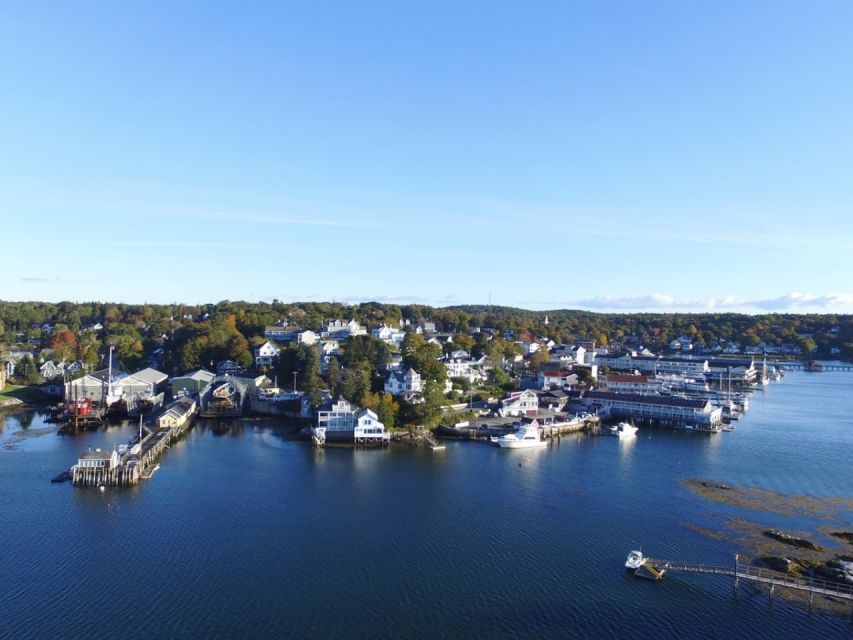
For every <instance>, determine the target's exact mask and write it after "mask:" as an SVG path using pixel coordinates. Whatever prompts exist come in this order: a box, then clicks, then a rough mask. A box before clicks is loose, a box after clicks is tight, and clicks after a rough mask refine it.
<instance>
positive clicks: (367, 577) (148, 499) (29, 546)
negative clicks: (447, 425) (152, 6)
mask: <svg viewBox="0 0 853 640" xmlns="http://www.w3.org/2000/svg"><path fill="white" fill-rule="evenodd" d="M851 391H853V375H851V374H843V373H819V374H806V373H799V374H798V373H792V374H789V376H788V377H787V378H785V379H784V380H783V382H782V383H781V384H778V385H773V386H771V387H770V389H769V390H768V392H767V393H766V394H765V395H762V394H760V393H757V394H755V395H754V396H753V401H752V406H751V407H750V411H749V413H748V414H747V415H746V417H745V418H744V419H742V420H741V421H740V423H739V424H737V427H736V431H735V432H734V433H724V434H719V435H716V436H709V435H707V434H691V433H670V432H665V431H656V430H643V431H641V432H640V434H639V437H638V438H637V440H636V441H635V442H633V443H632V442H620V441H618V440H617V439H616V438H608V437H585V436H584V437H580V438H571V439H564V440H563V441H562V442H561V443H560V444H559V445H554V446H552V447H550V448H548V449H546V450H537V451H504V450H500V449H494V448H491V447H488V446H484V445H481V444H474V443H448V446H447V450H446V451H444V452H436V453H432V452H430V451H428V450H421V449H411V448H406V447H394V448H392V449H391V450H386V451H354V450H350V449H328V450H325V451H315V450H313V449H311V448H310V447H308V446H306V445H304V444H302V443H300V442H297V441H295V440H293V439H292V431H291V430H289V429H288V428H287V427H286V426H285V425H277V424H276V423H271V422H261V421H258V422H255V421H244V422H241V423H239V425H238V426H236V427H235V428H234V429H232V430H230V431H228V432H227V433H225V434H222V433H216V432H214V431H213V430H211V429H210V428H208V427H207V426H206V425H205V424H204V423H201V424H200V425H199V426H198V427H197V428H196V429H194V430H193V431H192V432H191V433H190V434H189V436H188V437H187V438H186V439H185V440H184V441H182V442H181V443H179V444H177V445H176V446H175V447H173V449H172V450H171V451H170V452H169V454H168V455H167V456H166V457H165V458H164V459H163V460H162V461H161V468H160V470H159V471H158V472H157V473H156V474H155V475H154V478H153V479H152V480H150V481H148V482H144V483H143V484H141V485H140V486H139V487H137V488H135V489H132V490H122V491H118V490H108V491H106V492H105V493H98V492H93V491H91V490H84V489H76V488H73V487H71V486H70V485H69V484H62V485H52V484H51V483H50V482H49V479H50V478H51V477H52V476H53V475H55V474H56V473H57V472H58V471H60V470H61V469H62V468H63V467H67V466H68V464H69V463H71V462H72V461H73V460H75V459H76V457H77V455H78V454H79V452H80V451H81V450H82V449H84V448H85V447H87V446H90V445H103V446H112V444H113V443H121V442H124V441H125V440H126V439H127V438H128V437H129V434H130V432H131V430H132V427H115V428H111V429H109V430H107V431H103V432H99V433H94V434H86V435H83V436H79V437H77V438H67V437H66V438H63V437H59V436H57V435H55V433H54V429H52V428H50V425H45V424H44V423H43V422H42V420H41V418H40V417H39V416H37V415H34V414H32V413H30V414H22V415H14V416H9V415H7V416H5V417H3V418H2V431H0V509H2V511H0V577H2V580H0V586H2V589H0V611H2V622H0V638H30V637H31V638H58V637H62V638H108V637H109V638H112V637H116V636H119V635H121V636H122V637H125V638H146V639H152V638H176V637H206V638H220V637H222V638H257V637H275V636H294V637H324V638H326V637H330V638H334V637H346V638H353V637H371V638H385V637H387V638H398V637H422V638H436V637H448V638H456V637H469V638H479V637H483V638H516V637H544V638H547V637H552V638H566V637H579V638H599V637H600V638H606V637H628V636H631V637H652V636H654V637H658V638H674V637H689V638H731V637H738V636H740V637H750V638H803V637H813V638H817V637H820V638H834V637H839V638H842V637H843V638H850V637H851V635H853V626H851V625H850V624H849V622H848V621H847V620H846V619H844V618H836V617H830V616H822V615H816V614H809V613H808V612H807V611H804V610H802V609H799V608H796V607H793V606H790V605H787V604H785V603H784V602H782V601H781V600H779V599H777V600H775V601H774V602H772V603H768V600H767V598H766V596H764V595H761V594H760V593H758V592H755V591H753V590H752V589H750V588H748V587H746V588H744V587H743V586H742V587H741V588H740V589H739V590H738V592H737V595H734V592H733V589H732V584H731V582H730V580H728V579H725V578H717V577H713V576H676V575H673V576H672V577H671V578H668V579H667V580H666V581H664V582H662V583H650V582H646V581H642V580H637V579H635V578H632V577H629V576H627V575H626V574H625V573H624V570H623V568H622V564H623V562H624V558H625V555H626V554H627V552H628V551H629V550H630V549H632V548H635V547H637V546H638V545H643V548H644V549H646V550H647V551H648V552H649V553H653V554H654V555H657V556H659V557H673V558H685V559H692V560H694V561H703V562H709V563H727V562H730V561H731V559H732V557H733V554H734V553H735V551H737V548H736V546H735V545H733V544H732V543H730V542H727V541H725V540H716V539H711V538H708V537H705V536H702V535H700V534H698V533H695V532H694V530H693V529H692V527H693V526H699V527H709V528H713V527H717V526H719V525H720V524H721V523H722V522H724V521H725V519H726V518H727V517H729V516H733V515H734V516H742V517H747V518H752V519H755V520H756V521H759V522H766V521H768V518H773V519H774V522H775V521H778V520H781V521H782V524H789V525H791V526H792V527H794V528H804V527H805V526H806V525H810V524H811V525H813V524H815V523H809V522H806V521H802V520H797V519H788V520H785V519H781V518H779V517H777V516H768V515H766V514H755V513H750V512H749V511H745V510H743V509H738V508H735V507H728V506H725V505H719V504H714V503H708V502H705V501H703V500H701V499H700V498H697V497H695V496H693V495H692V494H691V493H690V492H689V491H687V490H686V489H685V488H683V487H682V485H681V480H682V479H683V478H687V477H700V478H712V479H715V480H719V481H722V482H727V483H731V484H739V485H751V486H758V487H763V488H767V489H771V490H774V491H779V492H784V493H807V494H813V495H821V496H845V497H853V474H851V473H850V452H851V451H853V419H851V416H853V393H851ZM22 422H23V424H22ZM28 422H29V424H27V423H28ZM24 427H26V428H24ZM817 524H825V523H817ZM800 525H803V526H800ZM837 526H843V527H845V528H847V529H848V530H853V514H849V513H848V514H843V516H842V518H841V521H840V522H839V523H837Z"/></svg>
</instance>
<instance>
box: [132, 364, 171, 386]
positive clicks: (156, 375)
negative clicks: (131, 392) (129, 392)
mask: <svg viewBox="0 0 853 640" xmlns="http://www.w3.org/2000/svg"><path fill="white" fill-rule="evenodd" d="M131 375H132V376H133V377H134V378H136V379H137V380H141V381H142V382H146V383H148V384H160V383H161V382H163V381H164V380H166V379H167V378H168V377H169V376H167V375H166V374H165V373H162V372H160V371H157V370H156V369H152V368H151V367H148V368H147V369H143V370H142V371H137V372H136V373H133V374H131Z"/></svg>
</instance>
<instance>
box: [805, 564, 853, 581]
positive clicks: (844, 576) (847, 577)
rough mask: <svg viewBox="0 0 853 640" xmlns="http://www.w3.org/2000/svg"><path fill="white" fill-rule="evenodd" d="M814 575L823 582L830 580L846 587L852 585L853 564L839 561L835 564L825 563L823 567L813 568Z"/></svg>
mask: <svg viewBox="0 0 853 640" xmlns="http://www.w3.org/2000/svg"><path fill="white" fill-rule="evenodd" d="M814 572H815V575H816V576H817V577H819V578H823V579H824V580H832V581H834V582H841V583H843V584H847V585H853V562H847V561H844V560H839V561H837V562H832V561H830V562H827V563H826V564H824V565H821V566H819V567H815V570H814Z"/></svg>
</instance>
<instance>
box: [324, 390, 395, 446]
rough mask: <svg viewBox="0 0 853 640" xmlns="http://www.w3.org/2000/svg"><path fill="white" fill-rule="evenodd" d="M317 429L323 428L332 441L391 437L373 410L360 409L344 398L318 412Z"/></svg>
mask: <svg viewBox="0 0 853 640" xmlns="http://www.w3.org/2000/svg"><path fill="white" fill-rule="evenodd" d="M317 429H318V430H323V432H324V434H325V437H326V438H327V439H328V440H330V441H334V440H338V441H354V442H366V441H375V442H376V443H380V442H385V441H388V440H389V439H390V434H387V433H385V425H384V424H383V423H382V422H380V421H379V417H378V416H377V415H376V414H375V413H374V412H373V411H371V410H370V409H359V408H358V407H355V406H353V405H352V404H350V403H349V402H347V401H346V400H344V399H343V398H340V399H339V400H338V401H337V402H336V403H334V404H333V405H332V407H331V409H330V410H328V411H318V412H317Z"/></svg>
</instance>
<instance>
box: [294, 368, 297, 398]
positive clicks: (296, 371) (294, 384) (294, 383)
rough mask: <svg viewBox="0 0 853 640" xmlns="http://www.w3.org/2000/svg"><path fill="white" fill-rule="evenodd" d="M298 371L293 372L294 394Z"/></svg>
mask: <svg viewBox="0 0 853 640" xmlns="http://www.w3.org/2000/svg"><path fill="white" fill-rule="evenodd" d="M297 373H298V372H297V371H294V372H293V395H296V374H297Z"/></svg>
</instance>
